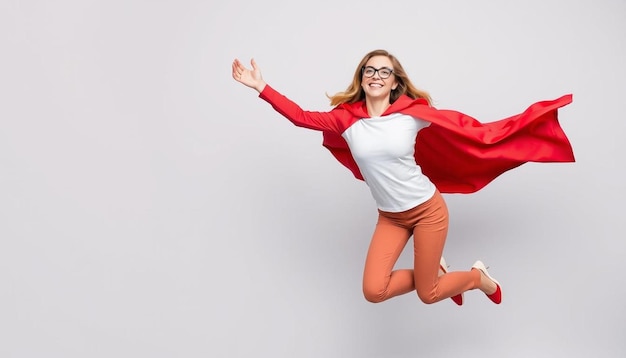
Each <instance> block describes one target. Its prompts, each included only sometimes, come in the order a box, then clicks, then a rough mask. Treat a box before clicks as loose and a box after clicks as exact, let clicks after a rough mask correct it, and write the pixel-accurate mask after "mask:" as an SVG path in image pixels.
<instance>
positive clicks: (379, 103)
mask: <svg viewBox="0 0 626 358" xmlns="http://www.w3.org/2000/svg"><path fill="white" fill-rule="evenodd" d="M365 105H366V106H367V114H369V115H370V117H380V115H382V114H383V113H385V111H386V110H387V108H389V106H390V104H389V98H385V99H384V100H383V99H378V100H368V101H366V103H365Z"/></svg>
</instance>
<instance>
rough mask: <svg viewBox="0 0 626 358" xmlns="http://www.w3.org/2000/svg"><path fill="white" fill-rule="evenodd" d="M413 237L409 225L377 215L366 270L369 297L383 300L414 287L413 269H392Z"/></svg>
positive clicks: (367, 294)
mask: <svg viewBox="0 0 626 358" xmlns="http://www.w3.org/2000/svg"><path fill="white" fill-rule="evenodd" d="M410 236H411V231H410V230H409V228H406V227H402V226H400V225H397V224H395V223H393V222H391V221H390V220H389V219H387V218H385V217H384V216H381V215H379V216H378V222H377V224H376V229H375V230H374V234H373V235H372V240H371V242H370V246H369V249H368V252H367V257H366V259H365V269H364V272H363V295H364V296H365V299H366V300H368V301H370V302H374V303H377V302H382V301H385V300H387V299H389V298H391V297H395V296H398V295H402V294H405V293H408V292H411V291H413V290H414V289H415V285H414V283H413V270H411V269H404V270H395V271H393V267H394V265H395V264H396V261H397V260H398V257H400V254H401V253H402V250H403V249H404V247H405V246H406V244H407V242H408V240H409V237H410Z"/></svg>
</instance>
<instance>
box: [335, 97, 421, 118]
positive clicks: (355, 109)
mask: <svg viewBox="0 0 626 358" xmlns="http://www.w3.org/2000/svg"><path fill="white" fill-rule="evenodd" d="M414 105H428V102H427V101H426V100H425V99H423V98H418V99H412V98H411V97H409V96H407V95H402V96H400V97H399V98H398V99H397V100H396V101H395V102H393V103H392V104H391V106H389V108H387V110H385V112H384V113H383V114H382V115H381V116H386V115H389V114H392V113H398V112H403V111H404V110H405V109H407V108H409V107H412V106H414ZM339 107H340V108H344V109H346V110H348V112H350V113H351V114H352V115H353V116H355V117H358V118H369V117H370V115H369V114H368V113H367V106H366V105H365V101H364V100H363V101H358V102H354V103H342V104H340V105H339Z"/></svg>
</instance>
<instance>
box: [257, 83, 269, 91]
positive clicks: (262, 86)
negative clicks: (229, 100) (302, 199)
mask: <svg viewBox="0 0 626 358" xmlns="http://www.w3.org/2000/svg"><path fill="white" fill-rule="evenodd" d="M266 85H267V84H266V83H265V82H261V83H259V84H258V85H256V86H255V87H254V89H255V90H257V92H259V93H261V92H263V89H265V86H266Z"/></svg>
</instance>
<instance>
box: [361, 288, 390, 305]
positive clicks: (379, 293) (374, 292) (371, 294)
mask: <svg viewBox="0 0 626 358" xmlns="http://www.w3.org/2000/svg"><path fill="white" fill-rule="evenodd" d="M363 296H364V297H365V299H366V300H367V301H369V302H371V303H380V302H382V301H384V300H385V299H386V292H385V289H384V288H378V287H373V286H371V285H363Z"/></svg>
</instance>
